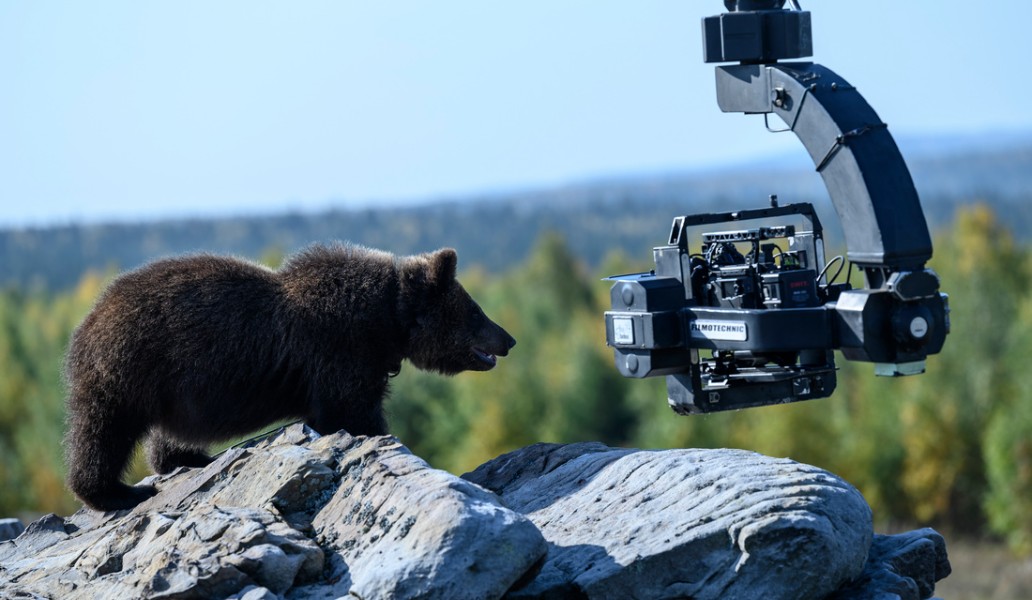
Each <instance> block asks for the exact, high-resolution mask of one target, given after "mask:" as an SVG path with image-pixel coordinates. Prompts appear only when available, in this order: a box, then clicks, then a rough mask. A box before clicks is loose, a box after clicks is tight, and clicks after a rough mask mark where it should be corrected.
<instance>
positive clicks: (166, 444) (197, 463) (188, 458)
mask: <svg viewBox="0 0 1032 600" xmlns="http://www.w3.org/2000/svg"><path fill="white" fill-rule="evenodd" d="M147 459H148V461H149V462H150V466H151V468H152V469H154V472H155V473H159V474H161V475H165V474H167V473H171V472H172V471H174V470H176V468H177V467H206V466H208V464H209V463H211V457H210V456H208V455H207V454H205V453H204V452H203V451H201V450H200V449H199V448H197V447H195V446H190V445H188V444H184V443H182V442H177V441H176V440H173V439H172V438H170V437H168V436H167V435H166V434H164V433H162V432H160V431H155V432H153V433H152V434H151V437H150V441H149V442H148V448H147Z"/></svg>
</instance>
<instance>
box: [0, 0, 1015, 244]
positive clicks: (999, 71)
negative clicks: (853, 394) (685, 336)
mask: <svg viewBox="0 0 1032 600" xmlns="http://www.w3.org/2000/svg"><path fill="white" fill-rule="evenodd" d="M802 5H803V8H804V9H806V10H810V11H811V12H812V15H813V27H814V45H815V56H814V60H815V61H816V62H820V63H822V64H824V65H826V66H828V67H830V68H831V69H833V70H835V71H836V72H838V73H839V74H840V75H842V76H844V77H845V78H846V79H848V80H849V81H850V82H851V83H853V84H854V85H856V86H857V87H858V88H859V89H860V90H861V92H862V93H863V94H864V96H865V97H866V98H867V100H868V101H869V102H870V103H871V104H872V106H874V108H875V109H876V110H877V111H878V113H879V114H880V116H881V117H882V119H883V120H885V121H886V122H887V123H889V126H890V130H891V131H892V132H893V133H894V134H895V135H897V136H905V135H916V134H922V135H923V134H938V133H943V134H948V133H958V132H959V133H976V132H985V131H989V132H1005V131H1032V110H1030V108H1032V84H1030V83H1029V81H1030V78H1029V77H1028V75H1027V68H1026V67H1025V65H1026V64H1027V57H1028V56H1029V55H1030V54H1032V34H1030V33H1029V31H1028V24H1029V23H1032V3H1029V2H1027V1H1020V0H1004V1H1000V2H993V3H979V2H961V1H959V0H942V1H937V2H934V3H933V2H916V1H914V2H900V1H891V0H867V1H864V2H845V1H844V0H835V1H831V0H823V1H812V0H811V1H807V0H803V1H802ZM983 6H984V7H986V8H985V9H980V7H983ZM932 7H934V8H932ZM722 10H723V3H722V2H720V1H719V0H706V1H702V0H694V1H685V0H669V1H659V0H655V1H650V0H638V1H635V2H627V1H622V2H617V1H608V0H591V1H589V0H581V1H559V0H551V1H537V0H521V1H519V2H508V3H503V2H485V1H483V0H481V1H479V2H473V1H464V2H457V1H442V2H425V1H424V2H416V1H408V2H403V1H393V2H372V1H367V2H351V1H336V2H327V1H304V2H277V3H273V2H258V1H248V2H244V1H218V2H195V1H177V2H159V1H154V2H139V1H136V2H108V1H103V0H98V1H96V2H48V1H46V0H39V1H31V2H30V1H21V2H16V1H9V2H4V3H2V4H0V75H2V79H0V227H3V226H20V225H27V224H28V225H39V224H53V223H68V222H75V221H102V220H121V221H126V220H136V219H148V218H158V217H176V216H197V215H231V214H241V213H267V212H273V211H287V210H317V209H321V208H326V207H331V206H354V205H367V204H375V205H388V204H389V203H392V202H410V201H416V200H424V199H437V198H447V197H460V196H466V195H469V194H475V193H480V192H491V191H501V190H509V189H520V188H533V187H540V186H550V185H556V184H563V183H569V182H576V181H579V180H584V179H592V178H597V177H607V176H619V175H631V174H637V173H649V172H665V171H680V170H700V169H706V168H708V167H712V166H715V165H726V164H729V163H734V162H738V161H741V160H752V159H756V158H757V157H769V156H785V155H787V156H789V157H790V158H791V157H796V158H798V157H802V156H804V154H803V150H802V146H801V145H800V144H799V143H798V141H797V140H796V139H795V138H794V137H793V136H791V135H790V134H784V135H773V134H769V133H767V132H766V131H765V130H764V128H763V124H762V120H761V119H759V118H757V117H743V116H741V115H724V114H721V113H720V112H719V111H718V109H717V108H716V103H715V99H714V91H713V74H712V66H711V65H704V64H703V63H702V58H701V41H700V26H699V21H700V19H701V18H702V17H704V16H708V15H712V14H717V13H719V12H721V11H722Z"/></svg>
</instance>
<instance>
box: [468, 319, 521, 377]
mask: <svg viewBox="0 0 1032 600" xmlns="http://www.w3.org/2000/svg"><path fill="white" fill-rule="evenodd" d="M477 338H478V339H477V343H475V344H474V345H473V347H472V348H471V350H472V351H473V356H475V357H476V359H477V367H478V369H477V370H483V371H489V370H491V369H493V368H494V367H495V365H497V364H498V357H499V356H508V355H509V350H510V349H512V347H513V346H515V345H516V338H514V337H512V336H511V335H509V332H508V331H506V330H504V329H502V328H501V326H499V325H498V324H496V323H493V322H491V321H488V322H487V325H486V326H484V327H483V328H482V329H481V330H480V335H478V336H477Z"/></svg>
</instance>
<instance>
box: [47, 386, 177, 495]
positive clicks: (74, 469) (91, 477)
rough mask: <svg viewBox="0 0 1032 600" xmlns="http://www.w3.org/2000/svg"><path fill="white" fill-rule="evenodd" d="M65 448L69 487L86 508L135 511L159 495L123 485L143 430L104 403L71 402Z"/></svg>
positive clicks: (143, 487)
mask: <svg viewBox="0 0 1032 600" xmlns="http://www.w3.org/2000/svg"><path fill="white" fill-rule="evenodd" d="M69 406H70V407H71V408H72V410H70V417H69V429H68V435H67V437H66V438H65V446H66V452H67V460H68V487H69V488H70V489H71V490H72V491H73V492H74V493H75V495H76V496H78V497H79V499H80V500H82V501H83V503H85V504H86V505H87V506H89V507H91V508H94V509H96V510H102V511H109V510H122V509H127V508H132V507H134V506H136V505H137V504H139V503H140V502H142V501H144V500H146V499H147V498H150V497H151V496H153V495H154V494H156V493H157V490H156V489H154V488H153V487H151V486H130V485H126V484H124V483H122V481H121V479H122V475H123V474H124V473H125V469H126V466H127V465H128V463H129V457H130V456H131V455H132V452H133V448H134V447H135V446H136V442H137V441H138V440H139V439H140V437H142V434H143V428H142V427H141V426H140V425H139V424H138V423H136V422H134V421H132V420H130V419H126V418H124V417H119V416H118V415H117V414H116V413H115V412H114V411H112V410H105V409H109V408H110V407H111V405H110V404H108V403H105V402H100V401H97V402H93V403H84V402H76V401H74V400H73V401H72V402H70V403H69Z"/></svg>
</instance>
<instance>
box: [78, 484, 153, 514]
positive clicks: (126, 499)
mask: <svg viewBox="0 0 1032 600" xmlns="http://www.w3.org/2000/svg"><path fill="white" fill-rule="evenodd" d="M157 493H158V490H157V488H155V487H154V486H152V485H125V484H119V485H118V486H117V487H115V488H112V489H111V490H109V491H108V492H106V493H104V494H97V495H94V496H93V497H91V498H88V499H84V500H86V504H87V505H89V506H90V508H94V509H96V510H100V511H104V512H107V511H112V510H127V509H130V508H135V507H136V505H137V504H139V503H141V502H143V501H144V500H147V499H148V498H151V497H152V496H154V495H155V494H157Z"/></svg>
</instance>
